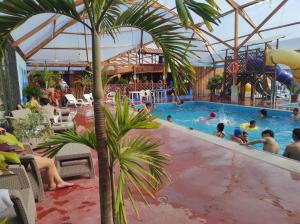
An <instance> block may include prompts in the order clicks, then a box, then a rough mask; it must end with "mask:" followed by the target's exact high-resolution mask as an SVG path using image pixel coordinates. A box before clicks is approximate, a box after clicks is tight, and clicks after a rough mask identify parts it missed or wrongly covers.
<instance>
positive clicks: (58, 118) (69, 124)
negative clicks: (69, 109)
mask: <svg viewBox="0 0 300 224" xmlns="http://www.w3.org/2000/svg"><path fill="white" fill-rule="evenodd" d="M42 110H43V112H44V115H45V118H46V121H47V122H48V124H50V128H51V130H52V131H54V132H55V131H65V130H68V129H72V128H73V127H74V122H73V121H72V120H71V118H70V117H69V116H70V115H69V116H62V113H61V111H60V109H59V108H55V107H53V106H51V105H46V106H43V107H42ZM55 111H56V112H57V114H56V113H55Z"/></svg>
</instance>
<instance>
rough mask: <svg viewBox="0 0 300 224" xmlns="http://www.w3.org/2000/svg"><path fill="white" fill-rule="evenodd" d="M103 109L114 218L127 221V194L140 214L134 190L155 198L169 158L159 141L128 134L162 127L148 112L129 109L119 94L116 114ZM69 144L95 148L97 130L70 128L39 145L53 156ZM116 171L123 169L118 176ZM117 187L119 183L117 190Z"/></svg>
mask: <svg viewBox="0 0 300 224" xmlns="http://www.w3.org/2000/svg"><path fill="white" fill-rule="evenodd" d="M104 111H105V117H106V132H107V136H108V148H109V160H110V166H109V171H110V182H111V192H112V209H113V214H114V216H113V217H114V221H115V223H120V224H121V223H127V219H126V209H125V202H124V195H125V194H127V196H128V198H129V201H130V202H131V204H132V207H133V208H134V210H135V211H136V213H137V214H138V209H137V207H136V205H135V199H134V197H133V195H132V192H133V191H136V192H138V193H139V194H140V195H141V197H142V198H144V199H145V197H144V194H147V195H148V196H150V197H154V194H153V193H154V192H155V191H156V190H157V189H158V187H159V186H160V185H161V184H162V182H163V180H165V179H166V178H167V177H168V175H167V173H166V171H165V165H166V164H167V163H168V160H169V159H168V156H167V155H164V154H162V153H161V152H160V151H159V150H158V149H157V148H158V146H159V145H160V143H159V142H157V141H153V140H150V139H148V138H146V137H142V136H137V137H128V136H127V134H128V132H130V131H131V130H133V129H150V128H158V127H159V126H160V124H159V123H157V122H154V121H153V119H149V118H148V115H147V114H146V113H145V112H143V111H142V112H139V113H135V112H132V111H130V104H129V100H128V98H126V99H125V100H124V103H121V100H120V97H119V96H117V97H116V112H115V113H114V114H113V113H112V112H111V111H110V110H109V109H108V108H107V107H105V109H104ZM67 143H81V144H85V145H87V146H89V147H90V148H92V149H93V148H95V147H96V135H95V132H94V131H86V132H84V133H83V134H78V133H77V132H76V130H71V131H67V132H65V133H61V134H56V135H53V136H51V137H50V138H48V139H47V140H46V141H45V143H42V144H40V145H39V147H40V148H48V150H47V151H46V152H45V155H46V156H49V157H53V156H54V155H55V154H56V153H57V152H58V150H60V149H61V148H62V147H63V146H64V145H65V144H67ZM116 168H117V169H116ZM114 170H120V172H118V173H117V177H116V178H115V177H114ZM115 186H117V187H116V189H115ZM145 200H146V199H145Z"/></svg>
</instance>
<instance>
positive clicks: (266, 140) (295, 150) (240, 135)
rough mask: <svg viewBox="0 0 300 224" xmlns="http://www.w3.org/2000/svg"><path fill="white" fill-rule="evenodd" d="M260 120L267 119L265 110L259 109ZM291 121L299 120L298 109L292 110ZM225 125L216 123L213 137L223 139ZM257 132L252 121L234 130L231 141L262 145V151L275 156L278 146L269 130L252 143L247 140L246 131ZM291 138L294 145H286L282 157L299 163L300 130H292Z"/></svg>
mask: <svg viewBox="0 0 300 224" xmlns="http://www.w3.org/2000/svg"><path fill="white" fill-rule="evenodd" d="M259 116H260V118H263V119H265V118H267V110H266V109H261V110H260V113H259ZM292 119H295V120H300V113H299V109H298V108H295V109H294V110H293V114H292ZM224 129H225V125H224V123H218V125H217V130H216V132H215V136H217V137H221V138H224V137H225V132H224ZM251 130H257V126H256V121H255V120H252V121H250V122H249V123H245V124H242V125H241V126H240V127H237V128H235V129H234V133H233V135H231V136H230V139H231V140H232V141H235V142H238V143H240V144H241V145H246V146H249V145H254V144H259V143H262V144H263V145H264V146H263V150H264V151H267V152H271V153H274V154H277V153H278V151H279V144H278V143H277V142H276V140H275V139H274V136H275V134H274V132H273V131H272V130H270V129H267V130H264V131H262V133H261V136H262V138H261V139H257V140H254V141H249V140H248V136H249V134H248V131H251ZM292 138H293V140H294V143H292V144H290V145H287V146H286V148H285V151H284V154H283V156H285V157H287V158H291V159H295V160H298V161H300V128H295V129H294V130H293V134H292Z"/></svg>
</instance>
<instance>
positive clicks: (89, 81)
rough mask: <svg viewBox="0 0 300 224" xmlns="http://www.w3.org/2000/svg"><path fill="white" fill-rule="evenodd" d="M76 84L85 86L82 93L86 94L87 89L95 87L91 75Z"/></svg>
mask: <svg viewBox="0 0 300 224" xmlns="http://www.w3.org/2000/svg"><path fill="white" fill-rule="evenodd" d="M75 83H79V84H81V85H82V86H83V89H82V93H83V94H85V90H86V88H90V87H91V86H92V85H93V77H92V75H91V74H86V75H85V76H83V77H82V78H81V79H80V80H78V81H76V82H75Z"/></svg>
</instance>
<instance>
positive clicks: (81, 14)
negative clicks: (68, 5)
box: [25, 12, 84, 60]
mask: <svg viewBox="0 0 300 224" xmlns="http://www.w3.org/2000/svg"><path fill="white" fill-rule="evenodd" d="M80 16H81V17H82V16H84V12H81V13H80ZM76 23H77V21H76V20H74V19H70V20H69V21H68V22H67V23H66V24H65V25H63V26H62V27H61V28H59V29H58V30H57V31H55V33H54V34H53V35H50V36H49V37H48V38H47V39H45V40H44V41H42V42H41V43H40V44H38V45H37V46H36V47H35V48H33V49H31V50H30V51H29V52H28V53H27V54H26V55H25V58H26V60H28V59H29V58H31V57H32V56H33V55H35V54H36V53H37V52H38V51H39V50H40V49H41V48H43V47H44V46H46V45H47V44H48V43H49V42H50V41H52V40H53V39H54V38H56V37H57V36H58V35H59V34H61V33H62V32H63V31H64V30H65V29H67V28H69V27H70V26H73V25H74V24H76Z"/></svg>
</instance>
